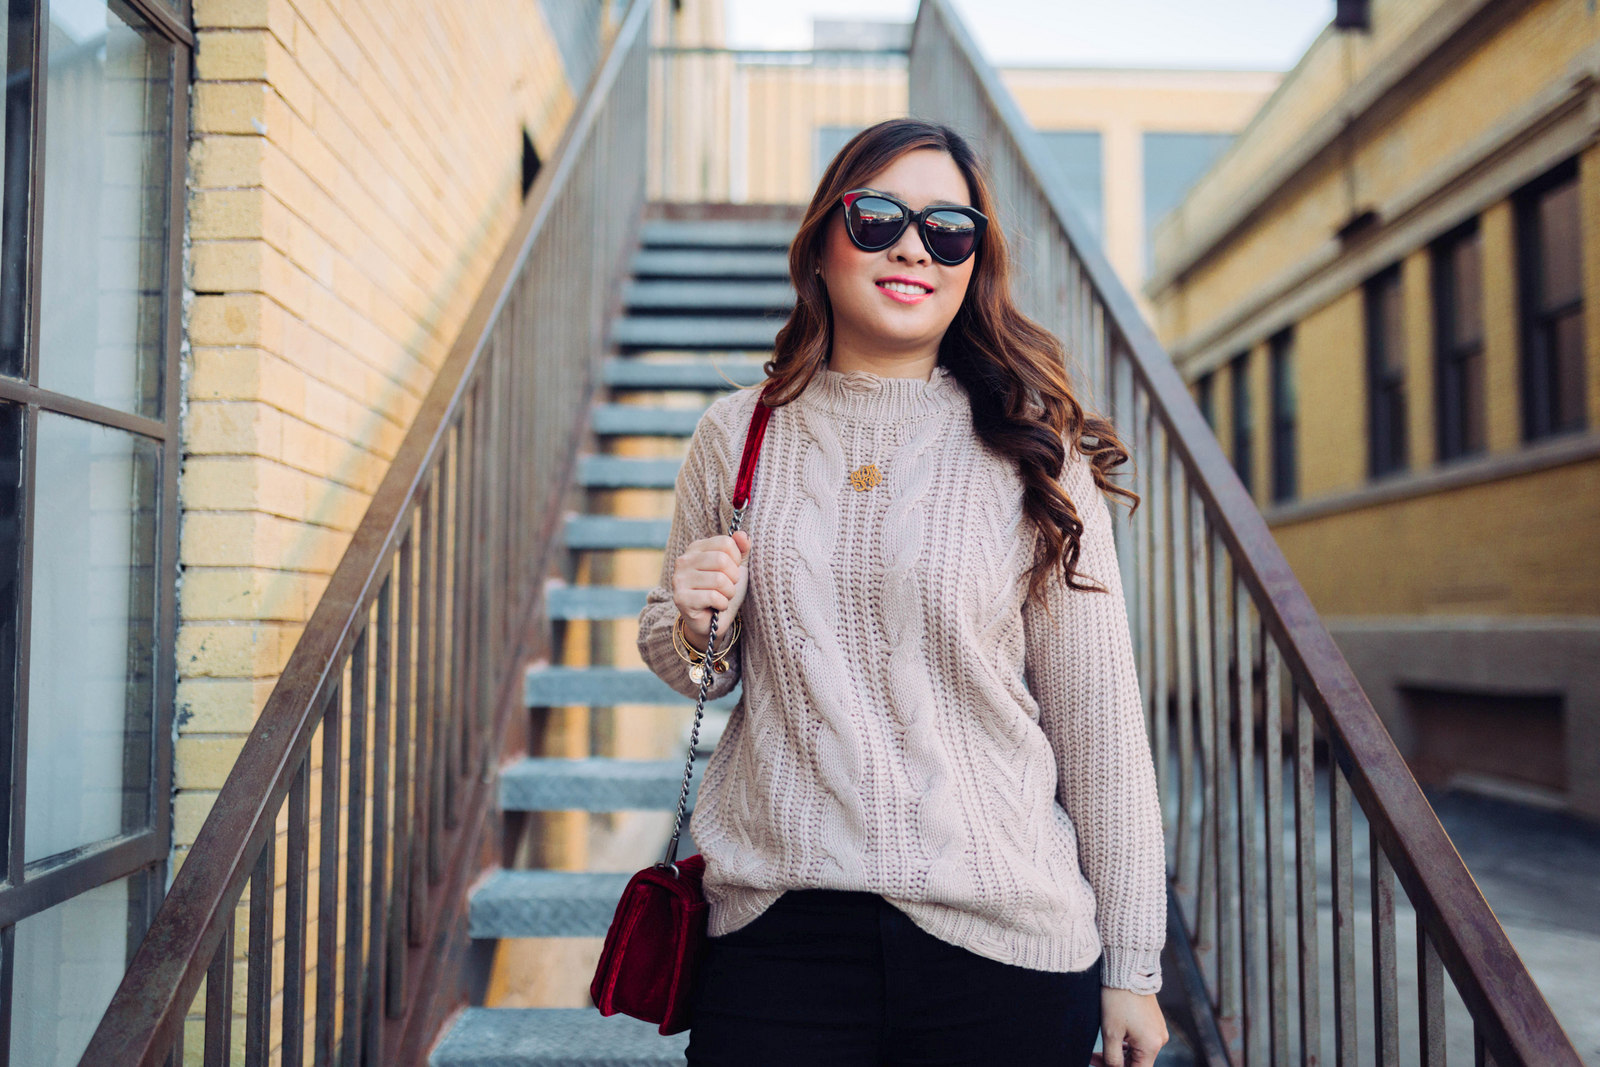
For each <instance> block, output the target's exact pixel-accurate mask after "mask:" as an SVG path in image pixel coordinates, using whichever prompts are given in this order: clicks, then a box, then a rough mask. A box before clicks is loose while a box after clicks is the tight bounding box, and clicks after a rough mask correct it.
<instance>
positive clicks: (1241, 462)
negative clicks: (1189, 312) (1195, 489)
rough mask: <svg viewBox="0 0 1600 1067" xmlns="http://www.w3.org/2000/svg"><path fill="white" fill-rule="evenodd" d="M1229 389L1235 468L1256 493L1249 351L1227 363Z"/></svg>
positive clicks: (1246, 485)
mask: <svg viewBox="0 0 1600 1067" xmlns="http://www.w3.org/2000/svg"><path fill="white" fill-rule="evenodd" d="M1228 366H1229V368H1230V370H1231V373H1230V374H1229V375H1228V391H1229V399H1230V400H1231V403H1230V405H1229V406H1230V407H1231V408H1232V410H1233V469H1234V470H1236V471H1238V472H1239V480H1240V481H1241V482H1243V483H1244V487H1245V489H1246V490H1248V491H1249V492H1251V493H1254V492H1255V491H1256V490H1255V482H1254V479H1253V477H1252V475H1253V473H1254V472H1253V470H1252V469H1251V468H1252V466H1253V465H1252V463H1251V458H1250V454H1251V449H1252V448H1253V440H1254V435H1253V434H1252V433H1251V426H1250V353H1248V352H1241V353H1240V354H1239V355H1237V356H1234V357H1233V360H1232V362H1230V363H1229V364H1228Z"/></svg>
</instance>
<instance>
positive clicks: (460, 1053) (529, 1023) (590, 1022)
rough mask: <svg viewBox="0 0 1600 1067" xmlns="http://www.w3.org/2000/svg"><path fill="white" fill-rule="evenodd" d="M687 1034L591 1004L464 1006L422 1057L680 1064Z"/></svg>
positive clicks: (458, 1062) (437, 1062)
mask: <svg viewBox="0 0 1600 1067" xmlns="http://www.w3.org/2000/svg"><path fill="white" fill-rule="evenodd" d="M688 1044H689V1032H688V1031H687V1030H686V1031H684V1032H683V1033H681V1034H673V1035H672V1036H671V1037H662V1036H661V1035H660V1034H659V1033H658V1032H657V1031H656V1027H655V1026H654V1024H652V1023H647V1022H642V1021H640V1020H638V1019H632V1018H629V1017H628V1016H626V1015H612V1016H604V1015H601V1014H600V1013H599V1012H598V1011H596V1010H595V1009H594V1008H468V1009H466V1010H465V1011H464V1012H462V1013H461V1014H460V1015H459V1016H457V1017H456V1021H455V1022H454V1024H452V1025H451V1027H450V1031H449V1033H447V1034H445V1036H444V1038H443V1040H441V1041H440V1042H439V1044H438V1045H437V1046H436V1047H435V1048H434V1050H433V1052H432V1053H431V1054H429V1056H428V1063H429V1065H430V1067H682V1065H683V1062H684V1060H683V1054H684V1048H685V1047H686V1046H687V1045H688Z"/></svg>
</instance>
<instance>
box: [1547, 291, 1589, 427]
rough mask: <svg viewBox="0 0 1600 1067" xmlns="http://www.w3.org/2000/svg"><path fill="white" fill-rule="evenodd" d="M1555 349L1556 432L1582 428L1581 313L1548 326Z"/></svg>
mask: <svg viewBox="0 0 1600 1067" xmlns="http://www.w3.org/2000/svg"><path fill="white" fill-rule="evenodd" d="M1550 335H1551V343H1552V347H1553V348H1554V349H1555V352H1554V355H1555V375H1554V377H1555V387H1556V395H1555V403H1556V425H1555V428H1556V429H1558V430H1575V429H1578V428H1580V427H1581V426H1583V424H1584V400H1585V397H1584V373H1583V356H1584V352H1583V312H1582V310H1575V311H1569V312H1567V313H1566V314H1565V315H1562V316H1561V317H1560V318H1559V319H1556V320H1555V321H1554V322H1553V323H1551V326H1550Z"/></svg>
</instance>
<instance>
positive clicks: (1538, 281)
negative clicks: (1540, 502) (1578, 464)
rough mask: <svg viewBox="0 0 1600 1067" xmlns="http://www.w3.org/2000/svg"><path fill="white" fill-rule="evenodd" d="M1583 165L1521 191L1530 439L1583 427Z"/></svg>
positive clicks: (1526, 435)
mask: <svg viewBox="0 0 1600 1067" xmlns="http://www.w3.org/2000/svg"><path fill="white" fill-rule="evenodd" d="M1579 221H1580V220H1579V216H1578V170H1577V166H1576V164H1575V163H1568V164H1566V165H1565V166H1562V167H1559V168H1557V169H1556V170H1555V171H1553V172H1551V173H1550V174H1549V175H1546V176H1545V177H1544V178H1543V179H1541V180H1540V181H1538V182H1537V183H1535V184H1534V185H1533V186H1531V187H1529V188H1528V189H1525V190H1524V191H1523V192H1522V193H1520V194H1518V196H1517V244H1518V248H1517V253H1518V257H1517V258H1518V264H1517V273H1518V275H1519V276H1520V290H1521V297H1522V300H1521V306H1522V436H1523V439H1524V440H1528V441H1533V440H1537V439H1538V438H1541V437H1549V436H1550V435H1552V434H1558V433H1566V432H1567V431H1570V430H1581V429H1583V427H1584V424H1585V421H1586V419H1585V415H1584V388H1585V383H1584V371H1583V356H1584V353H1583V346H1584V341H1583V233H1582V231H1581V230H1580V228H1579Z"/></svg>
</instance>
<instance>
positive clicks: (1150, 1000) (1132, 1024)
mask: <svg viewBox="0 0 1600 1067" xmlns="http://www.w3.org/2000/svg"><path fill="white" fill-rule="evenodd" d="M1166 1043H1167V1020H1166V1017H1165V1016H1164V1015H1162V1014H1161V1007H1160V1005H1158V1004H1157V1003H1156V995H1155V994H1154V993H1135V992H1134V991H1133V990H1131V989H1115V988H1112V987H1111V986H1102V987H1101V989H1100V1047H1101V1049H1102V1050H1103V1051H1100V1052H1096V1053H1095V1054H1094V1055H1092V1056H1090V1057H1089V1062H1090V1064H1092V1065H1093V1067H1150V1065H1151V1064H1153V1063H1155V1062H1156V1053H1157V1052H1159V1051H1161V1046H1162V1045H1165V1044H1166Z"/></svg>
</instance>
